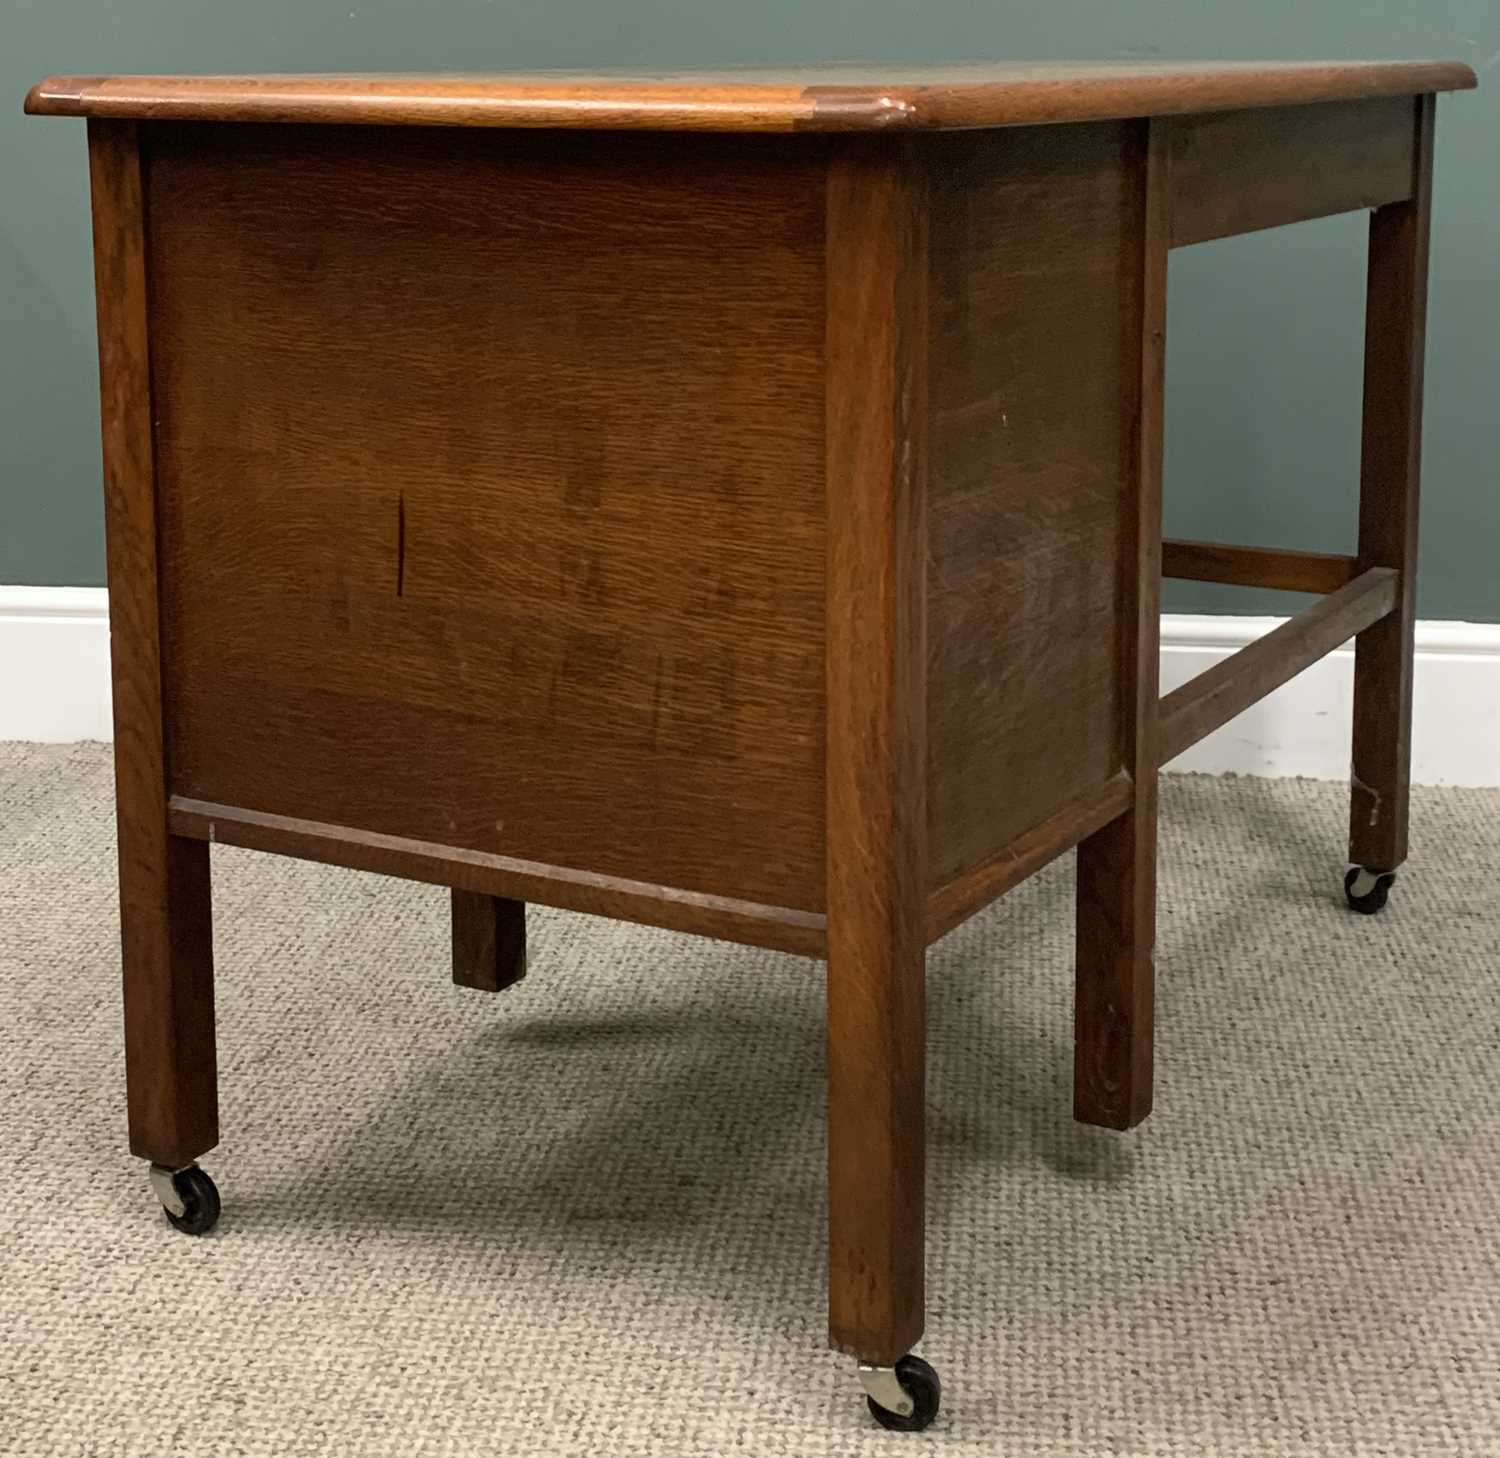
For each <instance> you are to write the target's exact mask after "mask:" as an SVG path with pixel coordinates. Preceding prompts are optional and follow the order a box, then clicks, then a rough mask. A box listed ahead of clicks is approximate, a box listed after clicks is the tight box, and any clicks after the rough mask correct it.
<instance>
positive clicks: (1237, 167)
mask: <svg viewBox="0 0 1500 1458" xmlns="http://www.w3.org/2000/svg"><path fill="white" fill-rule="evenodd" d="M1412 106H1413V101H1412V98H1411V97H1410V96H1394V97H1382V98H1380V99H1377V100H1374V101H1346V102H1339V103H1336V104H1331V105H1322V106H1288V107H1283V108H1280V109H1278V110H1275V111H1268V110H1255V111H1228V112H1218V113H1211V114H1209V115H1207V116H1190V117H1182V118H1179V119H1177V120H1175V121H1173V122H1172V123H1171V124H1170V125H1171V148H1170V150H1171V178H1172V194H1171V214H1172V222H1171V240H1172V241H1171V246H1172V247H1174V248H1177V247H1181V246H1182V245H1183V244H1186V243H1203V242H1206V241H1207V240H1208V239H1210V238H1227V237H1229V236H1231V235H1232V234H1236V233H1253V232H1255V231H1256V230H1257V229H1260V228H1277V227H1280V226H1282V225H1283V224H1285V223H1299V222H1303V221H1305V220H1306V219H1308V218H1323V217H1327V216H1328V215H1329V214H1331V213H1347V212H1353V211H1355V210H1357V209H1359V208H1377V207H1381V206H1383V205H1384V204H1386V203H1394V202H1402V201H1404V200H1405V199H1406V198H1409V197H1410V196H1411V195H1412V186H1413V181H1414V173H1413V168H1412V149H1411V135H1412Z"/></svg>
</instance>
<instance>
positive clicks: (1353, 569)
mask: <svg viewBox="0 0 1500 1458" xmlns="http://www.w3.org/2000/svg"><path fill="white" fill-rule="evenodd" d="M1358 574H1359V559H1358V558H1357V557H1346V556H1343V555H1341V554H1339V553H1335V552H1294V551H1288V550H1287V549H1285V548H1283V547H1275V548H1271V547H1240V546H1232V545H1230V544H1229V543H1227V542H1184V541H1165V542H1163V543H1162V544H1161V575H1162V576H1163V577H1174V578H1180V579H1185V580H1187V581H1190V582H1222V583H1225V584H1227V585H1229V586H1231V587H1273V588H1277V589H1279V590H1281V591H1283V592H1337V591H1338V589H1339V588H1341V587H1343V586H1345V585H1346V584H1347V583H1349V582H1352V581H1353V580H1354V578H1355V577H1356V576H1358Z"/></svg>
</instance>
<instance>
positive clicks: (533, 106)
mask: <svg viewBox="0 0 1500 1458" xmlns="http://www.w3.org/2000/svg"><path fill="white" fill-rule="evenodd" d="M1475 84H1476V83H1475V77H1474V72H1473V71H1472V70H1471V69H1470V68H1469V67H1468V66H1466V65H1463V64H1462V63H1461V62H1457V61H1152V62H1139V61H1131V62H1079V63H1070V62H1022V63H1017V62H976V63H963V64H953V65H928V66H920V65H919V66H901V65H890V66H879V65H870V64H852V65H831V66H809V67H800V68H799V67H783V68H777V69H766V70H754V69H745V70H727V71H696V72H695V71H683V72H670V71H669V72H659V73H655V74H643V75H631V74H628V73H610V72H596V73H580V72H550V73H549V72H531V73H520V74H515V75H442V74H433V75H302V76H298V75H240V76H53V77H49V78H48V79H47V80H45V81H42V82H39V83H38V84H37V85H36V86H34V87H33V88H32V90H31V92H30V94H29V95H28V96H27V98H26V109H27V111H29V112H32V113H34V114H39V115H51V116H116V117H132V118H136V119H141V120H155V121H164V120H174V121H186V120H190V121H250V122H313V123H323V122H334V123H369V124H378V125H385V126H439V125H445V126H490V127H583V128H592V129H617V128H630V129H651V130H655V129H674V130H681V129H693V130H705V131H782V132H791V131H848V130H873V131H889V130H892V129H901V128H949V127H959V128H963V127H993V126H1015V125H1022V124H1037V123H1047V122H1071V121H1098V120H1111V119H1117V118H1123V117H1133V116H1149V115H1166V114H1170V113H1182V112H1199V111H1222V110H1228V109H1230V108H1236V107H1261V106H1288V105H1296V104H1298V103H1306V102H1327V101H1343V100H1357V99H1368V98H1372V97H1380V96H1410V95H1414V94H1416V93H1418V92H1429V91H1451V90H1461V89H1464V88H1467V87H1471V86H1473V85H1475Z"/></svg>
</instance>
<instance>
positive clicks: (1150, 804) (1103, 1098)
mask: <svg viewBox="0 0 1500 1458" xmlns="http://www.w3.org/2000/svg"><path fill="white" fill-rule="evenodd" d="M1136 138H1137V152H1136V164H1135V166H1134V167H1133V169H1132V178H1133V182H1134V186H1135V195H1136V199H1137V201H1136V207H1137V209H1138V212H1137V217H1138V223H1137V225H1136V227H1135V228H1134V229H1133V230H1132V232H1131V234H1130V236H1131V239H1132V243H1133V245H1134V246H1133V249H1132V251H1131V253H1130V255H1129V257H1130V266H1131V273H1130V290H1129V294H1128V300H1129V303H1130V313H1129V315H1128V318H1129V320H1130V330H1131V333H1130V338H1131V343H1132V349H1133V368H1132V369H1130V370H1128V371H1127V372H1125V373H1124V375H1123V377H1122V379H1123V385H1124V389H1125V398H1126V401H1127V402H1128V409H1129V411H1130V413H1131V416H1132V417H1133V419H1134V421H1135V428H1134V431H1133V435H1132V441H1133V454H1132V457H1131V460H1130V463H1129V470H1128V472H1127V474H1126V475H1125V478H1124V488H1125V489H1124V490H1123V491H1122V492H1121V495H1120V521H1121V524H1120V540H1121V544H1122V545H1121V553H1120V558H1119V562H1118V564H1117V566H1116V569H1115V582H1116V587H1117V591H1118V593H1119V601H1120V611H1119V616H1118V637H1117V639H1116V643H1117V645H1118V646H1117V651H1118V654H1119V659H1118V663H1119V677H1118V682H1119V699H1118V703H1119V714H1120V725H1121V728H1120V738H1121V741H1122V757H1123V760H1124V764H1125V768H1126V770H1127V771H1128V773H1129V775H1130V778H1131V782H1132V787H1133V792H1134V793H1133V800H1132V804H1131V807H1130V809H1129V810H1127V811H1126V812H1125V813H1124V814H1123V815H1120V816H1118V817H1117V818H1116V819H1114V820H1112V821H1111V822H1110V823H1109V824H1108V825H1106V826H1104V827H1103V828H1102V829H1101V830H1097V831H1095V832H1094V834H1093V835H1091V836H1089V837H1088V839H1087V840H1084V841H1083V842H1082V843H1081V844H1080V845H1079V847H1078V874H1077V881H1078V894H1077V907H1076V925H1077V946H1076V961H1077V975H1076V989H1075V1001H1074V1053H1073V1114H1074V1117H1075V1118H1077V1119H1079V1120H1081V1121H1083V1122H1084V1123H1088V1124H1100V1125H1103V1126H1105V1127H1107V1128H1111V1129H1128V1128H1130V1127H1131V1126H1132V1125H1134V1124H1138V1123H1140V1121H1141V1120H1142V1119H1144V1118H1145V1117H1146V1115H1147V1114H1149V1113H1150V1112H1151V1098H1152V1066H1153V1065H1152V1028H1153V1018H1154V1007H1155V964H1154V960H1153V956H1154V953H1153V948H1154V945H1155V941H1156V802H1157V786H1156V763H1157V749H1156V730H1157V692H1158V682H1159V656H1160V618H1161V512H1162V499H1161V473H1162V431H1163V423H1162V396H1163V391H1164V387H1165V369H1166V324H1167V319H1166V314H1167V249H1168V246H1169V245H1168V226H1169V220H1170V208H1171V201H1170V200H1171V194H1172V183H1171V156H1170V150H1169V139H1170V132H1169V130H1168V128H1167V127H1165V126H1163V125H1162V124H1160V123H1158V122H1145V123H1142V124H1140V126H1139V128H1138V130H1137V133H1136Z"/></svg>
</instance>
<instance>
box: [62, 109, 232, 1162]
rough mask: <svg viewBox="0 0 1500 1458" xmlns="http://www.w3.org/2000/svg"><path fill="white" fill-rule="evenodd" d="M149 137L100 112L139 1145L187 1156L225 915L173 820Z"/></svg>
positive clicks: (195, 1127)
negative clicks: (150, 302)
mask: <svg viewBox="0 0 1500 1458" xmlns="http://www.w3.org/2000/svg"><path fill="white" fill-rule="evenodd" d="M137 141H138V139H137V133H136V128H135V127H134V126H133V125H132V124H131V123H129V122H92V123H90V126H89V164H90V176H91V183H92V194H93V217H94V280H95V288H96V294H97V303H98V319H99V381H100V418H101V425H102V430H103V443H104V506H105V533H106V541H107V553H108V568H109V620H110V663H111V675H112V683H113V693H114V727H115V741H114V760H115V810H116V823H117V830H118V846H119V861H120V931H121V953H122V961H123V969H124V1004H125V1074H126V1085H127V1091H128V1092H127V1102H128V1106H129V1121H130V1148H131V1151H132V1153H134V1154H138V1155H140V1156H141V1157H142V1158H145V1159H150V1160H153V1161H155V1162H157V1163H159V1164H166V1165H171V1166H178V1165H184V1164H189V1163H191V1162H192V1161H193V1160H194V1159H196V1158H197V1157H198V1156H199V1155H200V1154H202V1153H204V1152H205V1151H206V1150H209V1149H212V1148H213V1146H214V1145H215V1144H217V1143H218V1141H219V1127H218V1102H217V1100H218V1095H217V1075H216V1060H215V1046H214V1001H213V921H212V907H211V902H210V893H209V871H208V849H207V847H206V846H203V845H199V844H196V843H194V842H192V841H185V840H180V839H178V838H177V837H175V836H173V835H171V834H169V833H168V828H167V745H166V743H165V741H164V737H163V732H162V696H161V684H162V676H161V658H160V643H159V637H158V631H159V600H158V572H157V553H156V510H155V497H154V479H153V478H154V464H153V455H152V435H151V413H152V401H151V382H150V366H149V358H148V355H149V350H148V345H147V317H146V316H147V307H146V260H145V255H144V251H143V250H144V247H145V241H146V240H145V219H144V213H143V208H144V201H143V193H142V186H141V174H140V154H139V149H138V145H137Z"/></svg>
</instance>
